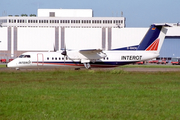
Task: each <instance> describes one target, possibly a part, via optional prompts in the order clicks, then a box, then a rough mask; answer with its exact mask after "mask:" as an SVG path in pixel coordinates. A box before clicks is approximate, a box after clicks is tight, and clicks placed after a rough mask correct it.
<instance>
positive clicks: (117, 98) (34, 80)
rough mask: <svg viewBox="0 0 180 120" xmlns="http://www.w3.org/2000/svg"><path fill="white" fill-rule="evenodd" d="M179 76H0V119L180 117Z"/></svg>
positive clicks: (30, 73) (116, 72)
mask: <svg viewBox="0 0 180 120" xmlns="http://www.w3.org/2000/svg"><path fill="white" fill-rule="evenodd" d="M179 106H180V72H156V73H154V72H152V73H145V72H126V71H122V70H111V71H100V70H97V71H96V70H89V71H87V70H81V71H69V70H66V71H62V70H49V71H24V72H23V71H11V72H0V119H1V120H4V119H9V120H20V119H32V120H33V119H35V120H36V119H48V120H49V119H53V120H54V119H62V120H64V119H70V120H72V119H86V120H87V119H123V120H124V119H130V120H134V119H138V120H145V119H146V120H148V119H149V120H152V119H154V120H162V119H172V120H176V119H177V120H178V119H179V118H180V107H179Z"/></svg>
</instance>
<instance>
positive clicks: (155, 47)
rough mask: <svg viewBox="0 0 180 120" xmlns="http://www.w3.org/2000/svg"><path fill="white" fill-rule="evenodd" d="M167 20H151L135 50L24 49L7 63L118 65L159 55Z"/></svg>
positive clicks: (30, 65)
mask: <svg viewBox="0 0 180 120" xmlns="http://www.w3.org/2000/svg"><path fill="white" fill-rule="evenodd" d="M166 27H170V25H168V24H152V25H151V26H150V28H149V30H148V31H147V33H146V35H145V36H144V38H143V39H142V41H141V43H140V44H139V46H138V47H137V49H136V50H134V51H131V50H118V49H116V50H109V51H102V50H100V49H87V50H66V49H65V50H63V51H57V52H25V53H23V54H22V55H20V56H19V57H17V58H16V59H14V60H13V61H11V62H9V63H8V64H7V65H6V66H7V67H9V68H17V69H19V68H33V67H38V68H39V67H62V66H64V67H67V66H71V67H76V68H80V67H85V68H86V69H90V68H93V67H117V66H120V65H126V64H131V63H135V62H138V61H146V60H149V59H153V58H156V57H158V56H159V52H160V49H161V47H162V44H163V41H164V38H165V35H166V33H167V28H166Z"/></svg>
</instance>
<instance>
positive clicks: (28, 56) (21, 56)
mask: <svg viewBox="0 0 180 120" xmlns="http://www.w3.org/2000/svg"><path fill="white" fill-rule="evenodd" d="M19 58H31V56H30V55H20V56H19Z"/></svg>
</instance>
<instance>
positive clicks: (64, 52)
mask: <svg viewBox="0 0 180 120" xmlns="http://www.w3.org/2000/svg"><path fill="white" fill-rule="evenodd" d="M61 55H64V65H65V59H66V57H67V51H66V45H65V49H64V51H63V52H62V53H61Z"/></svg>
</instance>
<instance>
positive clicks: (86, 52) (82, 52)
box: [79, 49, 102, 54]
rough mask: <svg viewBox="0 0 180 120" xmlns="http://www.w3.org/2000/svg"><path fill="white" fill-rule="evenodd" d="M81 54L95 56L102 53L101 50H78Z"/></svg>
mask: <svg viewBox="0 0 180 120" xmlns="http://www.w3.org/2000/svg"><path fill="white" fill-rule="evenodd" d="M79 52H80V53H81V54H96V53H100V52H102V50H101V49H85V50H79Z"/></svg>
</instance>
